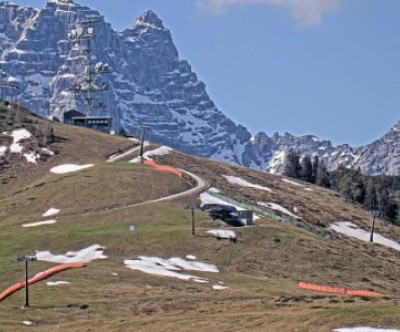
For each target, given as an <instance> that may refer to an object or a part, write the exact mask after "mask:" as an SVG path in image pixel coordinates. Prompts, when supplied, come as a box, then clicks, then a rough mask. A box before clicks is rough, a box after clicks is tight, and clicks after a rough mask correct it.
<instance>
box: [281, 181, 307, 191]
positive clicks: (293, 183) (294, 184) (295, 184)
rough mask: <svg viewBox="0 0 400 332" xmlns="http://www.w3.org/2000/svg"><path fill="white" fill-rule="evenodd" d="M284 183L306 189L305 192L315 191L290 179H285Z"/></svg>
mask: <svg viewBox="0 0 400 332" xmlns="http://www.w3.org/2000/svg"><path fill="white" fill-rule="evenodd" d="M282 181H283V182H286V183H288V184H291V185H293V186H296V187H300V188H304V190H306V191H314V190H313V189H311V188H308V187H304V186H303V185H302V184H300V183H297V182H295V181H292V180H289V179H285V178H283V179H282Z"/></svg>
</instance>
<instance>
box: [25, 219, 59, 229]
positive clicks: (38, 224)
mask: <svg viewBox="0 0 400 332" xmlns="http://www.w3.org/2000/svg"><path fill="white" fill-rule="evenodd" d="M55 223H57V220H56V219H50V220H44V221H37V222H32V223H29V224H23V225H22V227H25V228H29V227H38V226H44V225H54V224H55Z"/></svg>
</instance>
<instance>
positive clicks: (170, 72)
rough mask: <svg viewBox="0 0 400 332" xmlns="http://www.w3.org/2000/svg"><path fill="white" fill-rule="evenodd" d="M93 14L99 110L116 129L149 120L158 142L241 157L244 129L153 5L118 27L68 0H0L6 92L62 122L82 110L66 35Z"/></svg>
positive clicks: (76, 56) (78, 54) (75, 54)
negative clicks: (103, 74)
mask: <svg viewBox="0 0 400 332" xmlns="http://www.w3.org/2000/svg"><path fill="white" fill-rule="evenodd" d="M93 17H99V18H100V22H99V23H96V24H95V25H94V28H95V34H96V37H95V40H94V42H93V45H92V47H93V53H95V54H96V56H97V60H98V61H99V62H103V63H108V64H109V72H110V74H109V75H108V77H107V78H106V79H107V81H108V83H109V89H108V91H106V92H105V93H104V94H102V95H103V97H102V102H103V103H104V104H106V105H108V108H107V109H105V110H100V111H99V110H98V111H97V112H98V113H97V115H104V114H109V115H111V116H112V117H113V126H114V129H115V130H119V129H120V128H123V129H124V130H125V131H127V132H134V133H137V132H138V126H139V125H140V124H147V125H149V126H150V127H151V129H152V130H151V137H150V138H151V139H152V140H153V141H155V142H157V143H162V144H167V145H170V146H172V147H175V148H178V149H180V150H183V151H185V152H189V153H192V154H197V155H201V156H207V157H212V158H216V159H222V160H225V161H228V162H233V163H237V164H241V163H242V154H243V152H244V151H245V147H246V145H248V142H249V139H250V137H251V135H250V133H249V132H248V131H247V130H246V129H245V128H244V127H242V126H240V125H236V124H235V123H234V122H233V121H231V120H230V119H229V118H228V117H226V116H225V115H224V114H223V113H222V112H220V111H219V110H218V109H217V107H216V106H215V105H214V103H213V101H212V100H211V99H210V97H209V96H208V94H207V91H206V87H205V84H204V83H203V82H201V81H200V80H199V79H198V78H197V75H196V74H195V73H194V72H193V71H192V70H191V66H190V65H189V63H188V62H187V61H184V60H181V59H180V58H179V55H178V51H177V48H176V46H175V45H174V42H173V40H172V37H171V33H170V31H169V30H168V29H166V28H165V27H164V25H163V23H162V21H161V20H160V19H159V18H158V17H157V15H156V14H155V13H154V12H152V11H146V12H145V13H143V14H142V15H141V16H140V17H139V18H138V19H137V20H135V22H134V23H133V25H132V27H131V28H129V29H126V30H124V31H122V32H118V31H115V30H114V29H113V28H112V27H111V25H110V24H109V23H107V22H105V21H104V18H103V17H102V16H101V15H100V13H98V12H97V11H94V10H91V9H90V8H88V7H85V6H81V5H79V4H76V3H74V2H73V1H71V0H63V1H61V0H58V1H55V0H52V1H50V0H49V1H48V2H47V4H46V6H45V7H44V8H42V9H36V8H26V7H20V6H16V5H13V4H10V3H7V2H0V22H1V24H0V46H1V53H0V57H1V65H2V66H1V67H2V77H1V79H2V81H9V82H17V83H18V84H19V90H18V91H16V92H14V91H8V90H4V94H5V95H6V96H7V95H8V97H13V98H16V97H18V99H20V100H23V101H24V103H25V105H26V106H27V107H29V108H30V109H32V110H34V111H35V112H37V113H38V114H41V115H43V116H50V115H53V116H56V117H57V118H58V119H61V120H62V119H63V114H64V113H65V112H66V111H69V110H78V111H81V112H83V113H84V103H83V99H82V96H79V95H77V94H76V93H75V92H74V90H73V87H74V86H75V85H76V81H77V74H76V73H81V72H82V71H83V68H84V67H83V66H84V61H83V59H82V50H80V49H79V47H78V45H76V43H75V44H74V43H72V42H71V41H69V40H67V34H68V31H70V30H71V29H73V28H74V27H75V24H76V23H77V22H78V21H82V20H83V19H87V18H93ZM95 114H96V113H95Z"/></svg>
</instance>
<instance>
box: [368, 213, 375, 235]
mask: <svg viewBox="0 0 400 332" xmlns="http://www.w3.org/2000/svg"><path fill="white" fill-rule="evenodd" d="M374 230H375V213H374V214H373V217H372V229H371V237H370V239H369V242H374Z"/></svg>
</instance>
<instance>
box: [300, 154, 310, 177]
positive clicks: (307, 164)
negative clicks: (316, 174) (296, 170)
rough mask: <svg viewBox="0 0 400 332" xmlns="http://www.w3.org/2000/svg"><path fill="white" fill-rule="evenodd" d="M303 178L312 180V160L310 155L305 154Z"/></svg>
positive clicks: (302, 165)
mask: <svg viewBox="0 0 400 332" xmlns="http://www.w3.org/2000/svg"><path fill="white" fill-rule="evenodd" d="M301 179H302V180H304V181H307V182H312V162H311V157H310V156H309V155H307V154H306V155H305V156H304V158H303V160H302V161H301Z"/></svg>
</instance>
